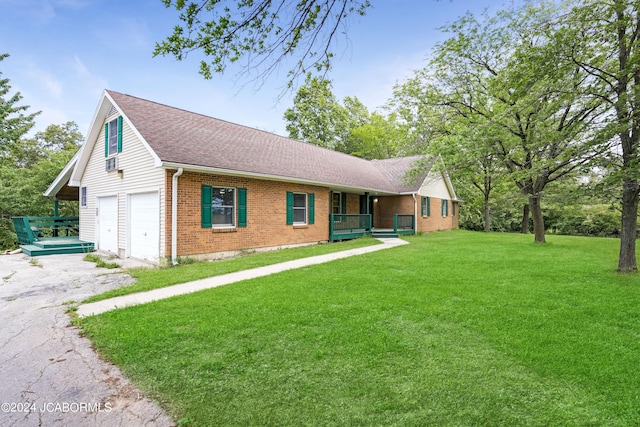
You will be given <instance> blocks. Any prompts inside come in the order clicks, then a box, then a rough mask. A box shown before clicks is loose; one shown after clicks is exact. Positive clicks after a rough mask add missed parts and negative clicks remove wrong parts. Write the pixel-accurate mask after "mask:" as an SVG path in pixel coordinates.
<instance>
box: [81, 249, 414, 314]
mask: <svg viewBox="0 0 640 427" xmlns="http://www.w3.org/2000/svg"><path fill="white" fill-rule="evenodd" d="M378 240H380V241H381V242H382V244H381V245H373V246H366V247H364V248H357V249H350V250H347V251H341V252H334V253H331V254H325V255H318V256H313V257H309V258H302V259H297V260H293V261H287V262H282V263H279V264H272V265H267V266H264V267H257V268H252V269H249V270H243V271H238V272H235V273H229V274H223V275H220V276H214V277H209V278H206V279H200V280H196V281H193V282H188V283H182V284H179V285H173V286H167V287H164V288H159V289H154V290H151V291H147V292H140V293H137V294H130V295H123V296H120V297H115V298H111V299H107V300H103V301H97V302H92V303H89V304H84V305H81V306H80V307H78V311H77V314H78V316H80V317H85V316H91V315H95V314H100V313H104V312H106V311H111V310H115V309H117V308H123V307H127V306H132V305H138V304H145V303H148V302H151V301H157V300H161V299H165V298H171V297H173V296H176V295H183V294H188V293H192V292H197V291H201V290H203V289H209V288H215V287H218V286H222V285H228V284H230V283H235V282H240V281H242V280H248V279H254V278H257V277H264V276H268V275H270V274H275V273H280V272H282V271H286V270H292V269H295V268H301V267H306V266H309V265H316V264H323V263H325V262H329V261H334V260H337V259H342V258H347V257H351V256H355V255H362V254H366V253H370V252H376V251H380V250H383V249H389V248H394V247H396V246H401V245H405V244H407V243H408V242H406V241H405V240H402V239H398V238H389V239H378Z"/></svg>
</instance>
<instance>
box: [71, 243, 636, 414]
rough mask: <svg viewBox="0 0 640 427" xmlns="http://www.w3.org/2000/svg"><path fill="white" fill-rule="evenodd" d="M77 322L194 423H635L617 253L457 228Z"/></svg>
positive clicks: (632, 359) (630, 347) (628, 300)
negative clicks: (352, 255)
mask: <svg viewBox="0 0 640 427" xmlns="http://www.w3.org/2000/svg"><path fill="white" fill-rule="evenodd" d="M408 240H409V241H410V242H411V244H410V245H405V246H401V247H397V248H394V249H388V250H384V251H380V252H376V253H371V254H367V255H362V256H358V257H353V258H348V259H343V260H338V261H334V262H331V263H327V264H322V265H316V266H312V267H307V268H303V269H300V270H292V271H287V272H284V273H280V274H277V275H274V276H270V277H265V278H261V279H257V280H251V281H246V282H241V283H237V284H233V285H228V286H224V287H221V288H216V289H211V290H207V291H203V292H199V293H196V294H190V295H184V296H180V297H176V298H172V299H169V300H164V301H159V302H156V303H152V304H147V305H143V306H138V307H131V308H127V309H123V310H117V311H114V312H109V313H105V314H102V315H100V316H95V317H89V318H85V319H82V320H81V323H82V326H83V327H84V328H85V331H86V332H87V334H88V336H89V337H90V338H91V340H92V341H93V342H94V343H95V346H96V348H97V349H98V350H99V351H100V353H101V354H103V355H104V356H105V357H106V358H108V359H109V360H112V361H113V362H114V363H115V364H116V365H117V366H118V367H120V369H121V370H122V371H123V372H124V373H125V374H126V375H127V376H128V377H129V378H131V379H132V380H133V382H134V383H135V384H136V385H137V386H138V387H140V388H141V389H142V391H143V392H144V393H146V394H147V395H148V396H150V397H151V398H152V399H155V400H156V401H157V402H159V403H160V405H161V406H162V407H163V408H165V410H166V411H167V412H168V413H169V414H170V415H171V416H172V417H173V418H174V419H175V420H176V421H178V420H180V419H182V420H183V421H186V422H187V423H188V424H189V425H193V426H205V425H213V426H220V425H238V426H248V425H254V426H263V425H273V426H287V425H290V426H301V425H309V426H318V425H323V426H325V425H329V426H330V425H336V426H344V425H362V426H370V425H384V426H390V425H399V426H407V425H409V426H423V425H463V426H469V425H505V426H514V425H534V426H549V425H557V426H571V425H575V426H588V425H593V426H601V425H602V426H605V425H606V426H628V425H638V423H639V422H640V392H639V390H640V369H639V367H640V277H639V276H619V275H617V274H616V273H615V267H616V260H617V253H618V241H617V240H614V239H598V238H580V237H561V236H548V240H549V243H548V244H546V245H535V244H533V243H532V237H531V236H522V235H513V234H483V233H472V232H464V231H457V232H443V233H436V234H430V235H426V236H415V237H410V238H408Z"/></svg>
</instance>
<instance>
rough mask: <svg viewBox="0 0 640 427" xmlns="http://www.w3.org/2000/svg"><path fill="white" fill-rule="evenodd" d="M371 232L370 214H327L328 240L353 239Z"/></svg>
mask: <svg viewBox="0 0 640 427" xmlns="http://www.w3.org/2000/svg"><path fill="white" fill-rule="evenodd" d="M369 234H371V215H347V214H331V215H329V240H331V241H332V242H334V241H336V240H344V239H353V238H356V237H361V236H367V235H369Z"/></svg>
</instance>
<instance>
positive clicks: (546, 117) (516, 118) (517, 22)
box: [412, 4, 603, 243]
mask: <svg viewBox="0 0 640 427" xmlns="http://www.w3.org/2000/svg"><path fill="white" fill-rule="evenodd" d="M550 8H551V6H548V5H545V7H544V8H533V7H530V5H528V4H527V5H525V7H523V8H521V9H516V10H513V11H509V12H500V13H499V14H498V15H497V16H495V17H489V16H486V15H485V17H484V19H483V20H477V19H476V18H475V17H473V16H471V15H467V16H465V17H463V18H461V19H460V20H459V21H457V22H455V23H454V24H452V25H450V26H449V27H448V28H447V31H449V32H451V33H453V36H452V37H450V38H449V39H448V40H446V41H444V42H443V43H440V44H439V45H437V46H436V48H435V50H434V56H433V60H432V61H431V62H430V66H429V67H428V68H427V69H424V70H420V71H418V72H417V73H416V76H415V77H414V79H413V83H412V84H422V85H423V86H424V87H425V91H428V92H429V93H432V94H434V93H435V94H437V95H436V96H435V97H434V96H431V99H435V100H436V104H435V105H436V106H437V107H438V108H446V109H448V110H449V112H450V113H451V114H454V115H458V116H461V117H463V118H465V119H466V120H467V121H468V123H469V126H473V127H475V128H476V130H480V134H481V135H487V137H483V138H480V139H472V138H473V134H471V133H469V134H468V136H467V143H468V144H471V145H482V144H488V146H487V147H488V148H489V150H488V151H487V150H481V151H485V152H487V154H490V155H491V156H494V157H495V158H498V159H500V161H501V163H502V166H503V167H504V168H505V169H506V170H507V171H508V172H509V176H510V177H511V180H512V181H513V182H514V183H515V184H516V185H517V186H518V188H519V189H520V190H521V191H522V193H523V194H526V195H527V197H528V199H529V207H530V211H531V215H532V217H533V223H534V235H535V242H538V243H543V242H545V228H544V219H543V215H542V205H541V198H542V196H543V194H544V189H545V187H546V186H547V185H548V184H549V183H551V182H554V181H556V180H558V179H561V178H563V177H564V176H566V175H567V174H569V173H571V172H572V171H574V170H575V169H577V168H579V167H580V166H582V165H584V164H586V163H588V162H589V161H590V160H591V159H592V158H593V157H594V156H595V155H597V154H599V153H600V152H601V151H602V150H603V148H602V145H600V144H599V143H600V141H599V140H598V139H597V138H596V137H595V136H596V135H595V132H594V125H595V124H596V123H597V121H598V120H599V119H600V117H601V114H602V110H601V109H600V108H599V106H600V104H599V103H598V102H597V100H596V99H595V98H594V97H593V96H590V94H588V93H585V92H584V91H583V84H584V81H585V79H587V78H588V76H587V75H586V73H585V72H584V71H583V70H581V69H579V68H578V67H576V66H575V65H572V64H569V63H568V62H563V63H560V62H558V61H557V60H556V59H555V58H556V56H557V49H556V46H555V45H554V43H553V42H552V40H551V39H550V38H549V37H548V35H547V34H546V33H545V31H544V29H545V27H544V26H543V25H542V24H543V23H546V22H547V21H548V20H549V19H550V18H552V15H551V14H550V13H549V12H548V11H549V10H551V9H550ZM416 82H417V83H416ZM477 133H478V132H475V134H477ZM468 152H469V153H472V154H473V153H474V152H475V153H477V152H478V150H477V149H476V150H468Z"/></svg>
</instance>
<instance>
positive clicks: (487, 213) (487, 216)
mask: <svg viewBox="0 0 640 427" xmlns="http://www.w3.org/2000/svg"><path fill="white" fill-rule="evenodd" d="M484 231H485V232H489V231H491V209H489V194H486V193H485V195H484Z"/></svg>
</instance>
